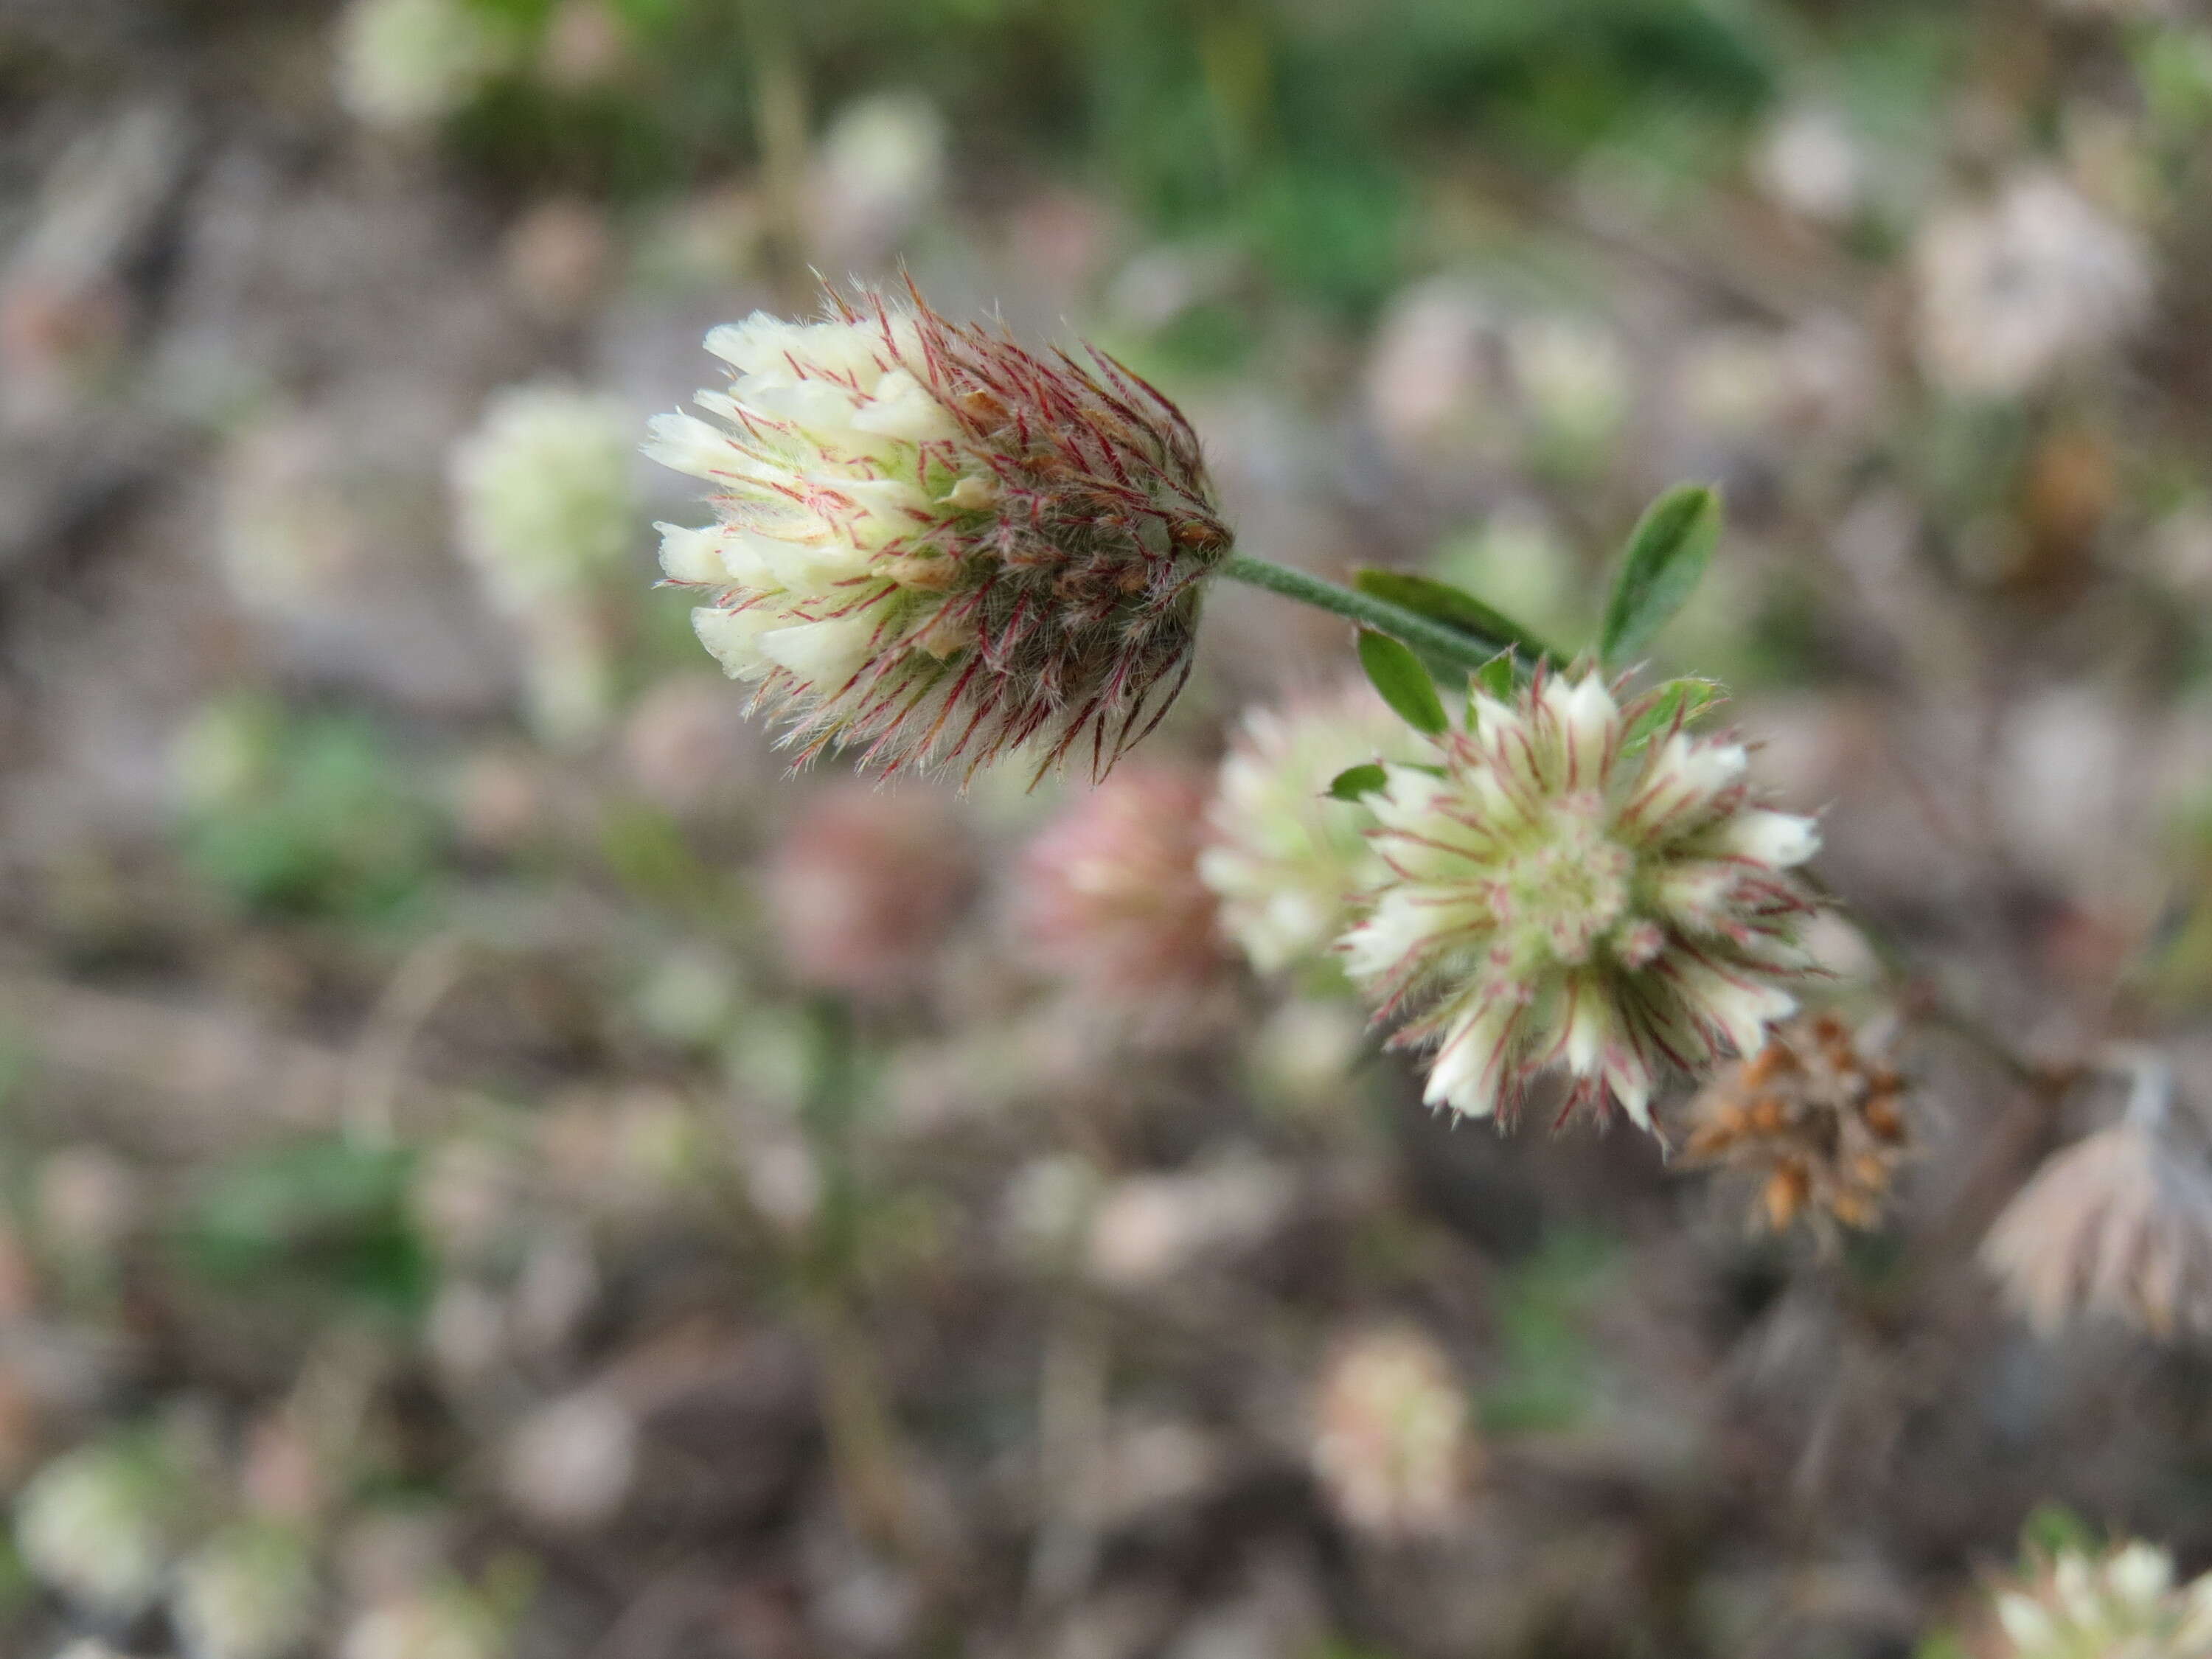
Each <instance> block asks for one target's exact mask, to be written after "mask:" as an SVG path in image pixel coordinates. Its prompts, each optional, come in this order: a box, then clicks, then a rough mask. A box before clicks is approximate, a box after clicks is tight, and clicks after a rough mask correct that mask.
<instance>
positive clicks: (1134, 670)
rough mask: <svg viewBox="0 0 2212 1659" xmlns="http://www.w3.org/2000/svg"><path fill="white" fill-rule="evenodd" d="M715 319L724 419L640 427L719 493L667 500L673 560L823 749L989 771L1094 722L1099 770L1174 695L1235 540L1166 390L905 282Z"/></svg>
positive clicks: (665, 546)
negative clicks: (738, 319) (703, 501)
mask: <svg viewBox="0 0 2212 1659" xmlns="http://www.w3.org/2000/svg"><path fill="white" fill-rule="evenodd" d="M707 346H708V350H710V351H712V352H713V353H714V355H715V356H719V357H720V358H721V359H723V360H724V361H725V362H727V363H728V364H729V365H730V367H731V369H732V373H733V375H734V380H733V382H732V386H731V389H730V390H729V391H728V392H701V393H700V394H699V397H698V402H699V404H700V406H701V407H702V408H703V409H705V410H707V411H708V413H709V414H711V415H713V416H715V417H716V418H717V420H718V421H719V422H720V424H716V423H714V422H708V421H702V420H700V419H698V418H696V417H695V416H689V415H664V416H659V418H658V419H656V420H655V422H653V441H652V442H651V443H649V444H648V445H647V450H646V453H647V454H649V455H651V456H653V458H654V459H657V460H659V461H661V462H663V463H664V464H665V465H669V466H671V467H674V468H676V469H677V470H678V471H684V472H690V473H692V474H694V475H696V476H697V477H702V478H704V479H706V480H708V483H711V484H712V485H713V486H714V491H715V493H714V496H713V498H712V499H713V501H714V509H715V520H716V521H715V522H714V524H712V525H709V526H706V527H705V528H703V529H687V528H684V527H681V526H662V527H661V528H662V533H663V537H664V540H663V542H662V546H661V563H662V568H664V569H665V571H666V573H667V576H668V579H669V580H670V581H671V582H674V583H677V584H679V585H682V586H690V587H693V588H695V589H696V590H697V591H698V592H699V593H700V595H701V597H702V600H703V603H702V605H701V606H700V608H699V609H697V610H696V611H694V612H693V613H692V620H693V623H695V625H696V628H697V629H698V633H699V637H700V639H701V641H702V642H703V643H704V644H705V645H706V647H707V648H708V650H709V651H710V652H712V653H714V656H715V658H716V659H718V660H719V661H720V663H721V664H722V665H723V667H724V669H725V670H726V671H727V672H728V673H729V674H730V675H731V676H732V678H738V679H745V680H750V681H753V682H756V683H757V684H758V686H759V691H758V693H757V696H756V698H755V702H756V704H757V705H763V706H765V707H766V708H768V709H769V711H770V712H771V713H775V714H781V715H784V716H786V717H787V719H788V720H789V722H790V732H789V734H788V736H789V740H791V741H793V742H795V743H797V744H799V748H800V755H801V760H802V762H803V761H804V760H805V759H809V758H811V757H813V756H815V755H817V753H819V752H821V751H822V750H824V749H828V748H831V747H852V748H855V749H857V750H858V753H859V759H860V764H861V766H862V767H863V768H864V769H868V770H872V771H876V772H880V773H884V774H890V773H895V772H899V771H903V770H908V769H925V768H929V767H937V766H957V767H960V768H961V769H963V770H964V771H965V772H966V773H968V774H970V775H972V774H973V772H974V771H975V769H976V768H977V767H978V766H981V764H983V763H986V762H987V761H989V760H990V759H992V758H994V757H997V756H999V755H1001V754H1004V753H1006V752H1008V751H1011V750H1025V751H1027V752H1029V753H1030V754H1032V755H1034V756H1035V757H1036V758H1037V760H1038V763H1039V769H1040V770H1043V769H1048V768H1049V767H1051V766H1053V765H1054V764H1055V763H1058V762H1060V760H1062V759H1064V758H1065V757H1067V756H1068V755H1070V754H1072V753H1074V752H1077V751H1078V750H1079V749H1087V750H1089V757H1090V763H1091V770H1092V772H1093V774H1094V775H1097V774H1100V773H1103V772H1104V771H1105V770H1106V769H1108V768H1109V766H1111V765H1112V763H1113V762H1114V761H1115V759H1116V758H1118V757H1119V756H1120V755H1121V753H1122V751H1123V750H1126V749H1127V747H1128V746H1129V745H1130V744H1133V743H1134V742H1135V741H1137V740H1138V739H1139V738H1141V737H1143V736H1144V735H1145V733H1146V732H1148V731H1150V730H1151V728H1152V726H1153V725H1154V724H1156V723H1157V722H1158V720H1159V718H1160V716H1161V715H1162V714H1164V713H1165V711H1166V708H1167V706H1168V704H1169V702H1171V701H1172V700H1173V698H1174V696H1175V695H1176V692H1177V691H1178V690H1181V688H1182V681H1183V679H1184V678H1186V677H1187V676H1188V672H1189V665H1190V649H1191V644H1192V641H1193V638H1194V634H1195V631H1196V627H1197V621H1198V611H1199V604H1200V598H1201V595H1202V592H1203V589H1204V586H1205V582H1206V578H1207V576H1209V575H1210V574H1212V570H1213V568H1214V567H1215V566H1217V565H1218V563H1219V562H1220V561H1221V560H1222V559H1223V558H1225V557H1226V556H1227V554H1228V551H1229V543H1230V538H1229V532H1228V530H1227V529H1226V528H1225V526H1223V524H1222V523H1221V521H1220V520H1219V519H1218V517H1216V516H1215V513H1214V509H1213V507H1212V501H1211V500H1210V495H1209V486H1208V484H1207V482H1206V472H1205V468H1204V465H1203V464H1202V462H1201V460H1200V455H1199V449H1198V441H1197V438H1196V435H1194V433H1193V432H1192V430H1191V428H1190V426H1189V424H1188V422H1186V421H1185V420H1184V419H1183V417H1182V415H1181V414H1180V413H1179V412H1178V411H1177V410H1176V409H1175V407H1174V406H1173V405H1172V404H1169V403H1168V402H1167V401H1166V400H1165V399H1164V398H1162V397H1160V396H1159V394H1158V392H1154V391H1153V390H1152V388H1151V387H1150V386H1146V384H1145V383H1144V382H1143V381H1141V380H1139V379H1138V378H1137V377H1136V376H1135V375H1133V374H1130V373H1129V372H1128V371H1127V369H1125V368H1121V366H1120V365H1119V364H1117V363H1115V362H1113V361H1112V360H1111V359H1109V358H1107V357H1105V356H1102V355H1100V354H1097V353H1095V352H1094V353H1093V354H1092V358H1091V362H1090V364H1089V365H1087V366H1085V365H1079V364H1078V363H1077V362H1075V361H1074V360H1073V358H1070V357H1068V356H1066V355H1064V354H1059V355H1055V356H1052V357H1049V358H1048V357H1044V356H1037V355H1035V354H1033V353H1030V352H1028V351H1025V350H1024V349H1022V348H1020V347H1019V346H1017V345H1015V344H1014V343H1012V341H1011V340H1010V339H1007V338H1006V337H1004V336H1002V335H999V334H995V333H992V332H990V331H987V330H984V329H981V328H974V327H963V326H959V325H954V324H952V323H950V322H947V321H946V320H945V319H943V318H941V317H939V316H938V315H937V314H936V313H933V312H932V311H931V310H929V308H928V307H927V306H925V305H923V304H922V302H921V300H920V298H919V297H918V296H916V295H913V294H912V293H911V291H909V293H908V295H907V296H905V297H904V298H902V299H898V300H893V299H892V298H890V297H889V296H887V295H881V294H876V293H867V292H863V293H860V294H859V295H854V296H851V297H848V296H845V295H834V294H833V295H831V296H830V300H829V312H828V315H827V316H826V317H825V318H824V319H823V320H821V321H819V322H814V323H790V322H786V321H783V320H782V319H779V318H775V317H770V316H769V315H767V314H765V313H758V314H756V315H755V316H754V317H752V318H751V319H750V320H748V321H746V322H744V323H740V324H734V325H728V326H726V327H722V328H718V329H716V330H714V332H712V333H711V334H709V335H708V337H707Z"/></svg>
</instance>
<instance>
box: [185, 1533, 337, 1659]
mask: <svg viewBox="0 0 2212 1659" xmlns="http://www.w3.org/2000/svg"><path fill="white" fill-rule="evenodd" d="M317 1600H318V1596H317V1586H316V1583H315V1565H314V1558H313V1555H312V1553H310V1551H309V1547H308V1542H307V1536H306V1534H304V1533H303V1532H301V1531H300V1530H298V1529H295V1528H289V1527H285V1526H282V1525H279V1524H277V1523H276V1522H267V1521H246V1522H238V1523H236V1524H234V1525H232V1526H230V1527H227V1528H224V1529H223V1530H222V1531H221V1532H219V1533H217V1534H216V1535H215V1536H214V1537H213V1538H211V1539H210V1540H209V1541H207V1542H206V1543H205V1544H204V1545H202V1546H201V1547H199V1548H198V1549H197V1550H196V1551H195V1552H194V1553H192V1554H191V1555H190V1556H188V1557H187V1558H185V1560H184V1562H183V1563H182V1564H181V1565H179V1568H178V1569H177V1574H176V1585H175V1588H174V1589H173V1591H172V1592H171V1595H170V1601H169V1616H170V1619H171V1620H172V1622H173V1623H174V1624H175V1626H176V1627H177V1632H178V1638H179V1641H180V1642H181V1644H183V1648H184V1650H185V1652H186V1653H187V1654H189V1655H191V1656H192V1659H284V1656H285V1655H286V1654H288V1653H293V1652H296V1651H297V1650H299V1648H300V1647H301V1644H303V1643H304V1642H305V1641H306V1640H307V1638H308V1637H309V1636H310V1635H312V1634H313V1632H314V1628H315V1625H316V1615H317V1611H318V1609H317V1607H316V1602H317Z"/></svg>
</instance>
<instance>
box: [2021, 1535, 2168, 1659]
mask: <svg viewBox="0 0 2212 1659" xmlns="http://www.w3.org/2000/svg"><path fill="white" fill-rule="evenodd" d="M1990 1613H1992V1614H1993V1615H1994V1619H1995V1623H1996V1627H1997V1632H1999V1633H2000V1634H2001V1635H2002V1638H2003V1642H2004V1644H2005V1645H2004V1646H2003V1648H2002V1650H2000V1651H2001V1652H2002V1659H2194V1656H2196V1655H2198V1654H2202V1653H2206V1652H2212V1574H2208V1575H2206V1576H2205V1577H2202V1578H2199V1579H2197V1580H2196V1581H2195V1582H2194V1583H2189V1584H2183V1585H2179V1586H2177V1585H2176V1584H2175V1583H2174V1582H2173V1559H2172V1557H2171V1556H2170V1555H2168V1554H2167V1553H2166V1552H2165V1551H2164V1550H2162V1549H2160V1548H2159V1547H2156V1546H2155V1545H2152V1544H2145V1543H2140V1542H2130V1543H2125V1544H2120V1545H2118V1546H2115V1547H2112V1548H2109V1549H2107V1550H2105V1551H2103V1552H2102V1553H2098V1554H2090V1553H2087V1552H2085V1551H2081V1550H2078V1549H2068V1550H2063V1551H2061V1552H2060V1553H2058V1554H2057V1555H2056V1556H2054V1557H2049V1558H2046V1559H2040V1560H2038V1561H2037V1562H2035V1563H2034V1565H2033V1566H2032V1567H2031V1568H2030V1569H2029V1571H2027V1572H2026V1573H2024V1574H2023V1575H2021V1577H2018V1578H2016V1579H2015V1580H2013V1581H2011V1582H2009V1583H2005V1584H2002V1585H1999V1586H1998V1587H1996V1589H1994V1590H1993V1591H1992V1592H1991V1595H1990Z"/></svg>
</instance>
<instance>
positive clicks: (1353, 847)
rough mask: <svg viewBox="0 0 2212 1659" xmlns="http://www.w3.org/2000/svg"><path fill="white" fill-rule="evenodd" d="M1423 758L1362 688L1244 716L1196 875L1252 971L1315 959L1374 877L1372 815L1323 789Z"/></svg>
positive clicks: (1414, 741) (1415, 742) (1400, 725)
mask: <svg viewBox="0 0 2212 1659" xmlns="http://www.w3.org/2000/svg"><path fill="white" fill-rule="evenodd" d="M1422 746H1423V745H1422V743H1421V739H1420V738H1419V736H1417V735H1416V734H1415V733H1413V732H1411V731H1410V730H1408V729H1407V726H1406V723H1405V722H1404V721H1403V720H1400V719H1399V718H1398V717H1397V716H1396V715H1395V714H1392V713H1391V712H1390V710H1389V707H1388V706H1387V705H1386V704H1385V703H1384V702H1383V700H1382V699H1381V698H1380V697H1378V696H1376V695H1375V693H1374V691H1373V690H1372V689H1371V688H1370V687H1369V686H1368V685H1367V684H1366V683H1365V682H1364V681H1353V682H1352V683H1350V684H1346V686H1345V687H1344V688H1343V689H1342V690H1339V691H1336V692H1334V693H1325V694H1322V695H1321V696H1308V697H1302V698H1298V699H1295V700H1293V701H1291V702H1288V703H1286V704H1285V705H1284V706H1283V707H1281V708H1255V709H1253V710H1252V711H1251V712H1250V713H1249V714H1246V715H1245V717H1244V724H1243V730H1242V731H1241V732H1239V733H1238V735H1237V740H1236V742H1235V744H1233V745H1232V746H1231V749H1230V751H1229V757H1228V758H1227V759H1226V760H1225V761H1223V762H1222V763H1221V773H1220V777H1219V781H1218V782H1217V784H1216V785H1215V788H1214V797H1213V802H1212V805H1211V806H1209V807H1208V808H1207V809H1206V826H1207V830H1208V835H1209V840H1208V844H1207V846H1206V850H1205V851H1204V852H1202V853H1200V854H1199V859H1198V873H1199V876H1200V878H1201V879H1202V880H1204V882H1205V883H1206V885H1207V886H1208V887H1210V888H1212V890H1213V892H1214V895H1215V896H1216V897H1217V898H1218V899H1219V900H1220V903H1221V926H1222V928H1223V931H1224V932H1225V933H1227V934H1228V935H1229V937H1230V938H1231V939H1234V940H1235V941H1236V943H1237V946H1238V948H1239V949H1241V950H1242V951H1243V952H1244V954H1245V956H1246V957H1248V958H1249V960H1250V962H1251V963H1252V966H1253V968H1254V969H1255V970H1256V971H1258V972H1260V973H1262V974H1274V973H1279V972H1281V971H1282V970H1283V969H1286V968H1289V967H1291V966H1292V965H1293V964H1295V963H1299V962H1303V961H1307V960H1310V959H1312V958H1315V957H1319V956H1321V955H1322V953H1323V952H1325V951H1327V950H1328V946H1329V944H1330V942H1331V941H1332V940H1334V939H1335V938H1336V936H1337V935H1338V934H1339V933H1342V932H1343V931H1344V927H1345V923H1346V921H1348V920H1349V919H1350V911H1351V906H1352V896H1353V895H1355V894H1356V893H1358V892H1359V891H1361V890H1364V889H1366V888H1370V887H1372V886H1373V885H1374V884H1376V880H1377V879H1379V878H1381V876H1382V875H1383V869H1382V866H1381V865H1380V863H1379V862H1378V861H1377V860H1376V856H1375V854H1374V853H1373V852H1372V851H1371V850H1370V848H1369V847H1368V845H1367V842H1366V831H1367V830H1368V829H1370V828H1372V827H1373V825H1374V823H1375V818H1374V815H1373V814H1372V813H1371V812H1370V811H1368V810H1367V808H1366V807H1365V806H1364V805H1362V804H1361V803H1359V802H1358V801H1343V800H1335V799H1331V798H1330V796H1329V794H1328V787H1329V783H1330V781H1331V780H1333V779H1334V777H1335V776H1336V775H1338V774H1339V773H1340V772H1342V771H1343V770H1344V769H1346V768H1347V767H1351V766H1357V765H1359V764H1361V763H1364V762H1369V761H1374V760H1378V759H1384V760H1393V761H1403V762H1413V761H1417V760H1419V758H1420V755H1421V750H1422Z"/></svg>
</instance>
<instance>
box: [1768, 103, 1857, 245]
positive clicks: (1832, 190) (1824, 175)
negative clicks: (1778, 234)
mask: <svg viewBox="0 0 2212 1659" xmlns="http://www.w3.org/2000/svg"><path fill="white" fill-rule="evenodd" d="M1753 172H1754V173H1755V175H1756V176H1757V178H1758V180H1759V186H1760V188H1761V189H1763V190H1765V192H1766V193H1767V194H1768V195H1769V196H1771V197H1773V199H1774V200H1775V201H1777V202H1778V203H1779V204H1782V205H1783V206H1784V207H1785V208H1788V209H1789V210H1790V211H1791V212H1792V213H1796V214H1800V215H1802V216H1804V217H1806V218H1808V219H1815V220H1819V221H1820V222H1823V223H1826V224H1838V223H1841V222H1843V221H1844V220H1846V219H1849V218H1850V216H1851V215H1852V214H1853V213H1855V212H1856V211H1857V210H1858V205H1859V201H1860V197H1861V193H1862V192H1863V191H1864V189H1865V187H1866V161H1865V158H1864V157H1863V155H1861V153H1860V150H1859V146H1858V144H1857V141H1856V140H1854V139H1853V138H1852V137H1851V131H1850V127H1849V126H1847V125H1845V124H1844V119H1843V118H1842V117H1841V116H1839V115H1838V114H1837V113H1836V112H1835V111H1833V110H1829V109H1820V108H1818V107H1814V106H1802V107H1799V108H1796V109H1793V110H1790V111H1787V112H1784V114H1783V116H1782V118H1780V119H1779V120H1778V121H1776V122H1775V123H1774V125H1772V126H1771V127H1770V128H1768V129H1767V132H1766V137H1765V139H1764V141H1763V142H1762V143H1760V144H1759V152H1758V155H1757V157H1756V158H1755V160H1754V161H1753Z"/></svg>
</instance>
